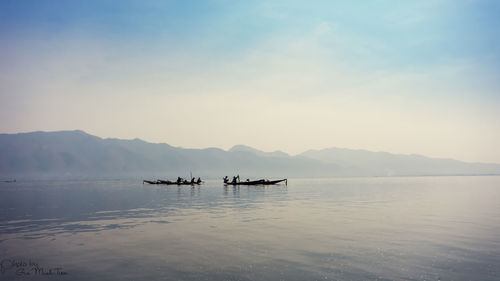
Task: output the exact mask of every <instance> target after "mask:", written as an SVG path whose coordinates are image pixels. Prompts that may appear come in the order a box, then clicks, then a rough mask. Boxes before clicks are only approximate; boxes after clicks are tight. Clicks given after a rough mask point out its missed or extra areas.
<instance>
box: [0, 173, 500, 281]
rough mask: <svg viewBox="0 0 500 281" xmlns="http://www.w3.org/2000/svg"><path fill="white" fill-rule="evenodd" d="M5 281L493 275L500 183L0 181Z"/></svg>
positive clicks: (499, 250) (496, 273) (498, 264)
mask: <svg viewBox="0 0 500 281" xmlns="http://www.w3.org/2000/svg"><path fill="white" fill-rule="evenodd" d="M0 260H1V264H0V266H1V272H0V279H1V280H301V281H303V280H500V177H493V176H492V177H488V176H477V177H401V178H339V179H289V180H288V185H276V186H241V187H232V186H230V187H224V186H223V185H222V180H217V181H215V180H214V181H207V182H206V183H205V184H203V185H201V186H195V187H190V186H180V187H177V186H162V185H147V184H144V185H143V184H142V182H141V181H140V180H137V181H131V180H92V181H84V180H80V181H41V182H40V181H26V182H16V183H0Z"/></svg>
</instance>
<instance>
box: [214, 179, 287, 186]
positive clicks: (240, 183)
mask: <svg viewBox="0 0 500 281" xmlns="http://www.w3.org/2000/svg"><path fill="white" fill-rule="evenodd" d="M280 182H285V184H287V183H288V180H287V179H281V180H264V179H261V180H255V181H239V182H225V183H224V184H225V185H272V184H277V183H280Z"/></svg>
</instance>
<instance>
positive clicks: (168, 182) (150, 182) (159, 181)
mask: <svg viewBox="0 0 500 281" xmlns="http://www.w3.org/2000/svg"><path fill="white" fill-rule="evenodd" d="M202 182H203V181H200V182H197V181H195V182H190V181H182V182H176V181H169V180H155V181H150V180H143V181H142V183H143V184H144V183H149V184H165V185H200V184H201V183H202Z"/></svg>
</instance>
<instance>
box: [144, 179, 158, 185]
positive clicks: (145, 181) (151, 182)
mask: <svg viewBox="0 0 500 281" xmlns="http://www.w3.org/2000/svg"><path fill="white" fill-rule="evenodd" d="M144 183H149V184H160V183H159V182H158V181H148V180H143V181H142V184H144Z"/></svg>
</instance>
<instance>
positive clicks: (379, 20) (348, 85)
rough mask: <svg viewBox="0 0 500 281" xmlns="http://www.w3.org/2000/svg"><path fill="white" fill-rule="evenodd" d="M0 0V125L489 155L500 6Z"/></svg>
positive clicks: (499, 134) (497, 111) (3, 128)
mask: <svg viewBox="0 0 500 281" xmlns="http://www.w3.org/2000/svg"><path fill="white" fill-rule="evenodd" d="M145 2H146V1H103V0H99V1H43V0H35V1H18V0H13V1H6V0H4V1H1V2H0V132H4V133H16V132H26V131H34V130H43V131H53V130H73V129H81V130H84V131H86V132H88V133H91V134H94V135H97V136H101V137H116V138H136V137H138V138H141V139H144V140H147V141H151V142H167V143H169V144H171V145H175V146H183V147H193V148H200V147H220V148H224V149H227V148H230V147H231V146H233V145H235V144H246V145H249V146H252V147H255V148H258V149H262V150H265V151H273V150H277V149H280V150H283V151H285V152H288V153H291V154H296V153H300V152H303V151H305V150H307V149H310V148H314V149H319V148H326V147H345V148H359V149H368V150H374V151H388V152H393V153H416V154H423V155H427V156H432V157H446V158H456V159H460V160H465V161H482V162H498V163H500V92H499V90H500V57H499V56H500V16H499V15H500V1H481V0H476V1H454V0H453V1H452V0H450V1H439V0H435V1H399V0H394V1H289V0H287V1H233V0H231V1H184V0H181V1H147V3H145Z"/></svg>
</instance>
